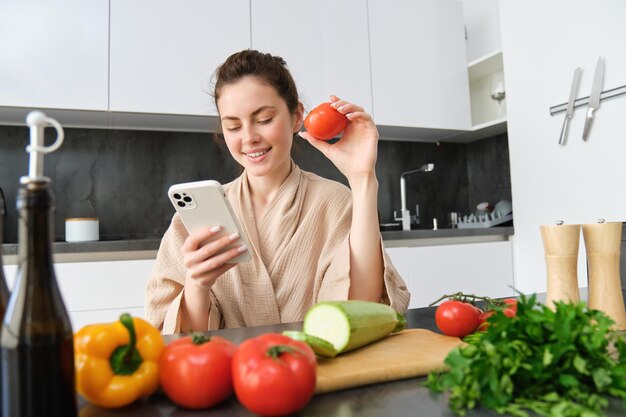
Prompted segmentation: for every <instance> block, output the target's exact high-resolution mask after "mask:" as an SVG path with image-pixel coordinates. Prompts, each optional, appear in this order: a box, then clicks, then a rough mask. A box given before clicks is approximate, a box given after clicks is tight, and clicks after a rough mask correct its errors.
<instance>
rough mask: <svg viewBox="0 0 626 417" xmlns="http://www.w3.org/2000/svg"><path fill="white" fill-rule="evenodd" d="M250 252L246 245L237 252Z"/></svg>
mask: <svg viewBox="0 0 626 417" xmlns="http://www.w3.org/2000/svg"><path fill="white" fill-rule="evenodd" d="M247 250H248V247H247V246H246V245H241V246H239V247H238V248H237V252H239V253H242V252H245V251H247Z"/></svg>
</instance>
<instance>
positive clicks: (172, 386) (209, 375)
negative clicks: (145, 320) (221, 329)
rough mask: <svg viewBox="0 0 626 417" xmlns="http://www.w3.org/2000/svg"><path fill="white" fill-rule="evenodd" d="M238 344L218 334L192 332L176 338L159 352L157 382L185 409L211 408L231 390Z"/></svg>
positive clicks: (228, 395)
mask: <svg viewBox="0 0 626 417" xmlns="http://www.w3.org/2000/svg"><path fill="white" fill-rule="evenodd" d="M236 350H237V346H236V345H235V344H234V343H232V342H230V341H228V340H226V339H224V338H221V337H219V336H213V337H210V338H209V337H205V336H203V335H201V334H198V333H194V334H192V335H191V336H186V337H183V338H180V339H176V340H174V341H173V342H171V343H170V344H168V345H167V346H166V347H165V350H164V351H163V354H162V355H161V368H160V375H159V378H160V381H161V387H162V388H163V391H165V394H166V395H167V396H168V398H169V399H170V400H172V401H173V402H174V403H176V404H178V405H180V406H182V407H187V408H193V409H199V408H208V407H212V406H214V405H216V404H218V403H220V402H222V401H224V400H225V399H226V398H228V397H230V396H231V394H232V393H233V382H232V375H231V365H232V359H233V356H234V355H235V351H236Z"/></svg>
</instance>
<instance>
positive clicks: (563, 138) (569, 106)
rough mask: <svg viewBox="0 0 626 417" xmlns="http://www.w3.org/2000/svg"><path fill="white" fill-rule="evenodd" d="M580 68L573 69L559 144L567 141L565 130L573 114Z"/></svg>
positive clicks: (567, 129) (566, 130) (567, 128)
mask: <svg viewBox="0 0 626 417" xmlns="http://www.w3.org/2000/svg"><path fill="white" fill-rule="evenodd" d="M581 71H582V70H581V69H580V68H576V70H574V79H573V80H572V88H571V90H570V93H569V101H568V102H567V110H566V111H565V120H563V127H562V128H561V136H560V137H559V145H565V141H567V132H568V131H569V121H570V120H572V117H573V116H574V102H575V101H576V95H577V94H578V83H579V81H580V73H581Z"/></svg>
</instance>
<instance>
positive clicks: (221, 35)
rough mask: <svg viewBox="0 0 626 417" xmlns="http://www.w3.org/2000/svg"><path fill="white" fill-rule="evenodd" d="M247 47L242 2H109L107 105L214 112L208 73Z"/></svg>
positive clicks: (247, 24) (246, 17) (245, 11)
mask: <svg viewBox="0 0 626 417" xmlns="http://www.w3.org/2000/svg"><path fill="white" fill-rule="evenodd" d="M249 47H250V6H249V2H248V0H230V1H221V0H183V1H174V0H133V1H126V0H111V98H110V100H111V102H110V109H111V110H112V111H123V112H140V113H165V114H186V115H209V114H210V115H216V114H217V112H216V111H215V108H214V105H213V99H212V98H211V95H210V91H211V76H212V74H213V72H214V71H215V69H216V68H217V66H218V65H219V64H221V63H222V62H224V60H226V58H227V57H228V56H229V55H231V54H233V53H235V52H237V51H240V50H242V49H246V48H249Z"/></svg>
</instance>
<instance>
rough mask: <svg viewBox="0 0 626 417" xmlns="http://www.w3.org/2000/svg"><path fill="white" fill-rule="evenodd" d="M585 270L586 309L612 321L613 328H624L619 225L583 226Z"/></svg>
mask: <svg viewBox="0 0 626 417" xmlns="http://www.w3.org/2000/svg"><path fill="white" fill-rule="evenodd" d="M583 237H584V238H585V246H586V249H587V269H588V271H589V301H588V303H587V304H588V306H589V308H592V309H596V310H601V311H603V312H604V313H606V314H607V315H608V316H609V317H611V318H612V319H613V320H615V329H616V330H624V329H626V310H625V309H624V298H623V296H622V284H621V281H620V271H619V261H620V252H621V248H620V246H621V244H622V223H620V222H610V223H604V221H603V220H601V221H600V222H599V223H596V224H584V225H583Z"/></svg>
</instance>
